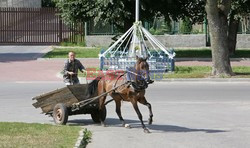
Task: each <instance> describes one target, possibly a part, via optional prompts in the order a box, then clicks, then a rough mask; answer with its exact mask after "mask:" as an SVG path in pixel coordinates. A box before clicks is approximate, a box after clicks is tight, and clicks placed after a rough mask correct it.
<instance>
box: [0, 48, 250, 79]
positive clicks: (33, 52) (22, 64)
mask: <svg viewBox="0 0 250 148" xmlns="http://www.w3.org/2000/svg"><path fill="white" fill-rule="evenodd" d="M50 49H51V48H50V47H48V46H0V81H7V82H8V81H62V79H61V78H58V76H57V75H58V73H60V72H61V71H62V69H63V66H64V61H65V60H66V59H43V58H41V57H42V56H43V54H45V53H46V52H48V51H50ZM79 60H80V61H81V62H82V63H83V65H84V66H85V67H86V68H89V67H99V64H100V61H99V59H98V58H83V59H79ZM185 60H190V59H176V63H175V65H176V66H212V62H211V60H209V59H208V60H201V59H196V61H185ZM191 60H192V59H191ZM198 60H199V61H198ZM231 64H232V66H250V60H232V62H231ZM170 81H171V80H170Z"/></svg>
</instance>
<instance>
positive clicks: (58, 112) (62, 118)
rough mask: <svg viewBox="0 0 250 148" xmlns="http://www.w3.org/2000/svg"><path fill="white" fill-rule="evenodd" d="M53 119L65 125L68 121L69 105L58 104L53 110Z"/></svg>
mask: <svg viewBox="0 0 250 148" xmlns="http://www.w3.org/2000/svg"><path fill="white" fill-rule="evenodd" d="M53 119H54V122H55V123H56V124H59V125H65V124H66V123H67V121H68V110H67V107H66V106H65V105H64V104H62V103H59V104H56V106H55V107H54V110H53Z"/></svg>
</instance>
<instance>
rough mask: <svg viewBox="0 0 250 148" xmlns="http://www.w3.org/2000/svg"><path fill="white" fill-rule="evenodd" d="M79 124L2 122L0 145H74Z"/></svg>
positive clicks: (65, 147) (62, 147)
mask: <svg viewBox="0 0 250 148" xmlns="http://www.w3.org/2000/svg"><path fill="white" fill-rule="evenodd" d="M80 129H81V127H79V126H55V125H49V124H36V123H32V124H28V123H10V122H0V147H18V148H27V147H44V148H45V147H46V148H68V147H74V145H75V142H76V140H77V138H78V136H79V131H80Z"/></svg>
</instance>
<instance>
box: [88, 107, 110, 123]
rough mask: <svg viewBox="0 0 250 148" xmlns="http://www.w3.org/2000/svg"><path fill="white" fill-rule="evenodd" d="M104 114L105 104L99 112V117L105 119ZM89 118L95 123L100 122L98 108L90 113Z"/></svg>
mask: <svg viewBox="0 0 250 148" xmlns="http://www.w3.org/2000/svg"><path fill="white" fill-rule="evenodd" d="M106 115H107V110H106V106H105V107H104V110H103V112H102V114H101V119H102V120H103V121H104V120H105V119H106ZM91 118H92V120H93V121H94V122H95V123H100V114H99V110H96V111H93V112H92V113H91Z"/></svg>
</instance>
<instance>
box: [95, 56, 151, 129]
mask: <svg viewBox="0 0 250 148" xmlns="http://www.w3.org/2000/svg"><path fill="white" fill-rule="evenodd" d="M136 60H137V61H136V64H135V66H134V71H129V70H128V71H127V72H125V73H123V74H122V75H121V74H120V75H119V74H117V73H111V74H107V75H105V76H103V77H101V78H100V80H99V82H98V95H100V94H103V93H105V92H108V91H110V90H112V89H113V88H115V87H117V86H119V85H122V84H124V83H125V84H124V85H122V86H121V87H119V88H118V89H116V90H114V91H112V92H111V93H109V95H110V96H111V97H112V98H113V100H114V101H115V104H116V113H117V115H118V117H119V119H120V121H121V122H122V125H123V126H125V122H124V119H123V117H122V115H121V101H128V102H131V103H132V105H133V107H134V109H135V111H136V113H137V115H138V117H139V119H140V121H141V124H142V128H143V129H144V132H146V133H149V130H148V129H147V128H146V126H145V125H144V123H143V120H142V114H141V112H140V110H139V108H138V104H137V103H138V102H139V103H141V104H143V105H146V106H147V107H148V109H149V119H148V123H149V124H152V122H153V113H152V109H151V105H150V103H148V102H147V100H146V98H145V92H146V90H145V89H146V88H147V86H148V84H149V83H150V82H151V83H152V82H153V81H152V80H150V78H149V65H148V63H147V62H146V60H147V59H143V58H138V57H137V58H136ZM128 76H130V77H134V79H132V80H131V79H130V80H128ZM106 97H107V96H104V97H101V98H100V101H99V102H100V104H99V109H100V114H101V113H102V111H103V110H104V106H105V100H106ZM100 121H101V124H102V125H103V126H105V123H104V121H102V119H100Z"/></svg>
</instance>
